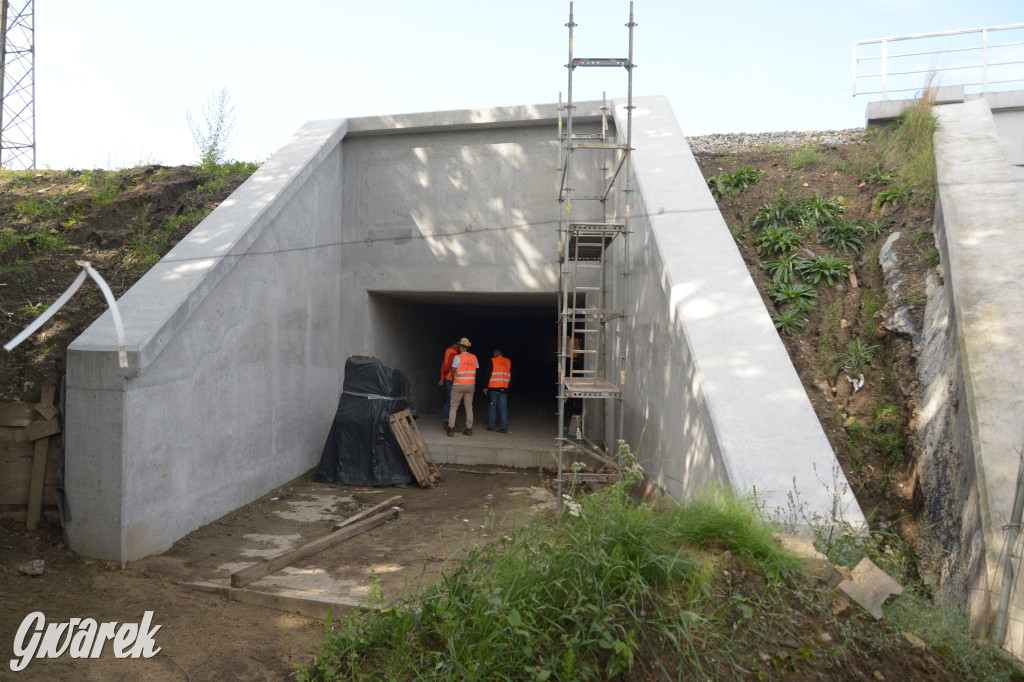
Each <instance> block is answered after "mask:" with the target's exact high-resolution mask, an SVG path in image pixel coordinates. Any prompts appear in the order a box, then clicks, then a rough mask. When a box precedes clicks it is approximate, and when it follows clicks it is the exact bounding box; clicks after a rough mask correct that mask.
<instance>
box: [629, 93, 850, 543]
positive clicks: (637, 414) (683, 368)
mask: <svg viewBox="0 0 1024 682" xmlns="http://www.w3.org/2000/svg"><path fill="white" fill-rule="evenodd" d="M616 105H617V106H616V112H617V113H616V116H617V130H619V131H621V130H622V129H623V127H624V126H623V122H622V116H621V113H619V112H621V105H622V102H616ZM636 105H637V108H636V110H635V112H634V118H633V122H634V123H633V124H634V131H633V146H634V148H635V151H634V153H633V169H634V176H635V178H636V190H637V191H636V192H635V195H634V196H635V198H636V200H635V203H634V205H633V208H632V221H631V224H632V227H633V230H634V234H633V236H632V239H631V243H630V260H629V265H628V271H629V273H630V277H629V284H628V287H629V289H628V295H627V298H628V301H629V309H628V312H629V314H630V317H629V326H628V334H627V339H628V340H627V352H628V355H629V363H628V369H627V382H626V385H627V387H628V388H627V395H626V400H625V406H626V424H627V426H626V437H627V439H628V440H629V441H630V443H631V444H632V445H633V446H634V447H638V448H639V453H640V459H641V461H642V463H643V466H644V468H645V470H646V471H647V473H648V474H649V475H650V476H652V477H653V478H654V479H655V480H656V482H657V484H658V485H659V486H660V487H661V488H662V489H664V490H665V491H667V492H668V493H669V494H671V495H672V496H673V497H677V498H681V497H685V496H686V495H689V494H693V493H697V492H699V491H701V490H702V489H704V488H705V487H706V486H708V485H709V484H712V483H723V484H727V485H729V486H731V487H733V488H734V489H736V490H739V491H743V492H752V493H756V495H757V498H758V500H759V502H760V503H761V504H762V505H763V507H764V509H765V511H766V512H768V513H769V514H778V515H780V517H781V518H784V519H785V520H786V521H789V522H792V523H794V524H795V525H797V526H802V527H806V526H807V525H808V521H810V520H812V519H815V518H818V519H822V520H829V519H833V518H837V519H838V520H845V521H846V522H849V523H851V524H852V525H853V526H854V527H859V526H863V524H864V517H863V514H862V513H861V510H860V507H859V506H858V504H857V501H856V499H854V496H853V493H852V492H851V491H850V489H849V486H848V485H847V483H846V477H845V475H844V474H843V472H842V470H841V468H840V467H839V465H838V462H837V461H836V459H835V454H834V453H833V451H832V447H831V445H830V444H829V442H828V438H827V437H826V436H825V433H824V431H823V430H822V429H821V425H820V423H819V422H818V418H817V416H816V415H815V413H814V409H813V407H812V406H811V403H810V400H809V399H808V397H807V394H806V392H805V391H804V388H803V385H802V384H801V383H800V379H799V377H798V376H797V374H796V370H795V369H794V368H793V365H792V363H791V362H790V360H789V355H788V354H787V353H786V349H785V347H784V346H783V344H782V341H781V340H780V339H779V335H778V332H777V331H776V330H775V326H774V324H773V323H772V321H771V318H770V316H769V314H768V311H767V310H766V309H765V307H764V304H763V302H762V300H761V297H760V295H759V293H758V291H757V288H756V286H755V285H754V283H753V281H752V280H751V279H750V276H749V274H748V272H747V269H746V267H745V266H744V264H743V260H742V258H741V257H740V254H739V251H738V250H737V249H736V245H735V244H734V243H733V240H732V237H731V236H730V233H729V230H728V227H727V226H726V224H725V220H724V218H723V217H722V215H721V213H720V212H719V211H718V207H717V205H716V203H715V201H714V198H713V197H712V196H711V193H710V191H709V190H708V187H707V183H706V182H705V181H704V178H703V175H702V174H701V172H700V169H699V167H698V166H697V163H696V161H695V160H694V158H693V154H692V153H691V152H690V149H689V146H688V145H687V144H686V140H685V138H684V137H683V133H682V131H681V130H680V129H679V124H678V123H677V122H676V118H675V116H674V114H673V113H672V110H671V108H670V106H669V104H668V102H667V100H665V99H664V98H653V97H643V98H638V99H637V100H636ZM791 494H792V495H793V496H794V497H793V499H795V500H797V503H796V507H798V508H793V506H792V505H791V504H790V502H791V497H790V496H791Z"/></svg>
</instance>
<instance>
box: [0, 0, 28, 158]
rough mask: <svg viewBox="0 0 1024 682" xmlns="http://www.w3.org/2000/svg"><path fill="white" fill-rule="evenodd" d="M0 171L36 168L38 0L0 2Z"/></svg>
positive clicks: (6, 0)
mask: <svg viewBox="0 0 1024 682" xmlns="http://www.w3.org/2000/svg"><path fill="white" fill-rule="evenodd" d="M0 2H2V3H3V4H2V7H3V9H2V16H0V168H6V169H10V170H25V169H29V168H35V167H36V103H35V96H36V80H35V52H36V50H35V0H0Z"/></svg>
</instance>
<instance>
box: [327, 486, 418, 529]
mask: <svg viewBox="0 0 1024 682" xmlns="http://www.w3.org/2000/svg"><path fill="white" fill-rule="evenodd" d="M401 499H402V496H401V495H395V496H394V497H389V498H388V499H386V500H384V501H383V502H381V503H380V504H375V505H373V506H372V507H370V508H369V509H364V510H363V511H361V512H359V513H358V514H355V515H353V516H350V517H348V518H347V519H345V520H344V521H339V522H338V523H336V524H334V529H335V530H337V529H339V528H344V527H345V526H351V525H352V524H353V523H355V522H356V521H358V520H359V519H365V518H366V517H367V516H373V515H374V514H376V513H377V512H379V511H380V510H381V509H387V508H388V507H391V506H394V505H396V504H398V501H399V500H401Z"/></svg>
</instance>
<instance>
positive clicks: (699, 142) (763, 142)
mask: <svg viewBox="0 0 1024 682" xmlns="http://www.w3.org/2000/svg"><path fill="white" fill-rule="evenodd" d="M864 132H865V131H864V128H847V129H846V130H804V131H792V130H786V131H783V132H775V133H716V134H714V135H697V136H694V137H687V138H686V141H687V142H689V143H690V150H691V151H692V152H693V153H694V154H695V155H698V156H699V155H711V154H725V153H730V152H751V151H757V150H759V149H764V148H768V149H791V148H796V147H802V146H804V145H837V144H855V143H857V142H860V141H861V140H863V139H864Z"/></svg>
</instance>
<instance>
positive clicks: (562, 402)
mask: <svg viewBox="0 0 1024 682" xmlns="http://www.w3.org/2000/svg"><path fill="white" fill-rule="evenodd" d="M566 26H568V27H569V63H568V64H566V68H567V69H568V72H569V86H568V96H567V101H566V102H565V104H564V105H563V104H562V102H561V96H559V115H558V134H559V142H560V144H559V167H560V180H559V188H558V203H559V206H560V211H559V220H558V269H559V277H558V282H559V285H558V286H559V296H558V299H559V312H558V323H559V346H558V420H559V429H560V430H559V436H558V498H559V501H561V497H562V487H563V483H565V482H567V481H572V482H586V481H609V480H615V479H616V477H617V471H618V463H617V462H615V460H614V450H613V449H612V448H611V447H609V444H608V443H603V444H602V442H601V441H602V440H603V439H602V438H600V437H596V438H591V437H590V436H591V435H593V434H592V433H591V432H590V427H591V423H592V422H597V423H598V424H602V423H604V420H605V419H606V418H609V417H610V415H611V412H612V410H610V409H606V408H607V407H609V401H614V404H615V405H616V406H617V410H615V411H616V412H617V413H618V425H617V428H616V431H615V436H614V438H612V443H614V441H615V440H617V439H618V438H621V437H622V430H623V416H624V412H623V409H622V400H623V393H624V390H625V384H626V357H627V354H626V347H625V336H624V334H623V331H624V327H625V320H626V313H625V306H626V302H627V301H628V288H627V283H628V272H626V265H627V263H628V262H629V233H630V228H629V213H630V196H631V192H632V190H631V189H630V182H631V175H632V169H631V166H630V151H631V150H632V140H633V108H634V107H633V69H634V68H635V65H634V64H633V28H634V27H635V26H636V24H635V23H633V3H632V2H630V3H629V23H627V24H626V26H627V27H628V29H629V56H628V57H624V58H611V59H607V58H580V57H574V56H573V29H574V28H575V27H576V24H575V23H573V4H572V3H571V2H570V3H569V23H568V24H566ZM588 67H613V68H619V67H622V68H624V69H625V72H626V78H627V93H628V95H627V103H626V107H625V109H626V130H625V141H624V142H621V141H619V140H621V139H622V136H621V135H620V133H621V131H619V130H616V131H615V132H614V133H612V134H609V130H608V110H609V107H608V106H607V105H606V104H605V106H602V107H601V112H602V114H601V130H600V132H595V133H579V132H576V131H574V130H573V117H574V112H575V106H574V104H573V75H574V73H575V72H576V69H578V68H588ZM563 111H564V112H565V127H564V129H563V125H562V112H563ZM563 130H564V132H563ZM576 157H580V158H579V161H580V162H579V163H578V164H574V161H575V160H576ZM617 182H618V183H620V184H621V185H622V190H621V191H622V192H623V193H624V195H625V200H624V201H623V202H622V205H623V210H622V212H621V216H618V215H616V214H617V202H616V201H615V198H616V197H615V195H614V194H613V193H612V190H613V189H614V188H616V183H617ZM576 185H579V186H580V188H583V187H586V188H587V189H593V188H596V189H597V191H596V192H594V193H593V194H590V195H588V194H586V193H585V192H584V191H582V190H580V189H577V187H576ZM609 200H611V201H609ZM574 203H580V204H582V205H584V206H587V208H586V209H582V208H579V207H574V206H573V204H574ZM595 203H596V207H595V206H594V204H595ZM580 214H585V215H586V216H587V218H586V219H584V218H579V219H577V217H576V216H577V215H580ZM615 242H620V243H621V249H620V253H619V254H618V257H612V256H611V255H610V254H609V250H610V248H611V247H612V244H613V243H615ZM614 276H621V277H622V284H621V287H620V289H619V293H620V295H619V296H617V297H616V298H617V299H618V304H619V305H620V306H621V307H620V308H619V309H611V308H610V307H609V306H610V305H612V304H614V302H613V301H612V300H611V298H612V297H611V295H610V291H609V288H610V286H611V278H612V277H614ZM611 354H614V358H615V359H614V360H612V361H611V362H609V357H611ZM609 365H612V366H611V367H609ZM616 365H617V366H616ZM609 374H611V378H612V379H613V381H609ZM567 406H570V409H571V410H572V412H573V414H572V416H571V419H570V422H569V424H568V425H567V424H566V408H567ZM606 431H607V429H606ZM567 453H569V454H577V453H586V454H588V455H590V456H591V457H593V458H595V459H597V460H598V461H600V462H603V463H604V467H603V469H605V471H606V473H580V472H575V471H572V472H566V471H565V466H564V458H565V455H566V454H567Z"/></svg>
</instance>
